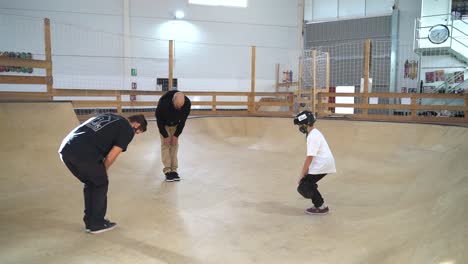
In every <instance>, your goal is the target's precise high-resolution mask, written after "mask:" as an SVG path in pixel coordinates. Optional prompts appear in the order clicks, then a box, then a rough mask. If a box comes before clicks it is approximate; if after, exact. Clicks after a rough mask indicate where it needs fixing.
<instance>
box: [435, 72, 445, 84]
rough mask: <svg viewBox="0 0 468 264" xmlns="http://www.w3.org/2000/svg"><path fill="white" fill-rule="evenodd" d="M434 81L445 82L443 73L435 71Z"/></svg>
mask: <svg viewBox="0 0 468 264" xmlns="http://www.w3.org/2000/svg"><path fill="white" fill-rule="evenodd" d="M435 81H436V82H443V81H445V71H444V70H437V71H435Z"/></svg>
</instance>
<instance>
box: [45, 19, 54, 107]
mask: <svg viewBox="0 0 468 264" xmlns="http://www.w3.org/2000/svg"><path fill="white" fill-rule="evenodd" d="M44 43H45V47H44V48H45V60H46V62H47V63H48V64H49V67H47V68H46V78H47V93H48V94H49V96H50V99H51V100H52V96H53V95H52V89H53V85H54V79H53V76H52V44H51V40H50V19H48V18H44Z"/></svg>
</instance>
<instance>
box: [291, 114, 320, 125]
mask: <svg viewBox="0 0 468 264" xmlns="http://www.w3.org/2000/svg"><path fill="white" fill-rule="evenodd" d="M315 120H317V119H316V118H315V115H314V114H312V112H311V111H307V110H306V111H302V112H300V113H299V114H297V115H296V116H295V117H294V125H308V126H311V125H313V124H314V123H315Z"/></svg>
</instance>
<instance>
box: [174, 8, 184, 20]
mask: <svg viewBox="0 0 468 264" xmlns="http://www.w3.org/2000/svg"><path fill="white" fill-rule="evenodd" d="M174 15H175V18H176V19H182V18H184V16H185V14H184V11H182V10H177V11H176V12H175V14H174Z"/></svg>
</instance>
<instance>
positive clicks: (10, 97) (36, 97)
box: [0, 92, 49, 101]
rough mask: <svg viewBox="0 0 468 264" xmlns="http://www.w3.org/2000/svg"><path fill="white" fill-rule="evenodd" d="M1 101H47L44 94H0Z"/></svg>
mask: <svg viewBox="0 0 468 264" xmlns="http://www.w3.org/2000/svg"><path fill="white" fill-rule="evenodd" d="M0 100H1V101H47V100H49V95H48V94H47V93H45V92H0Z"/></svg>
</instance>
